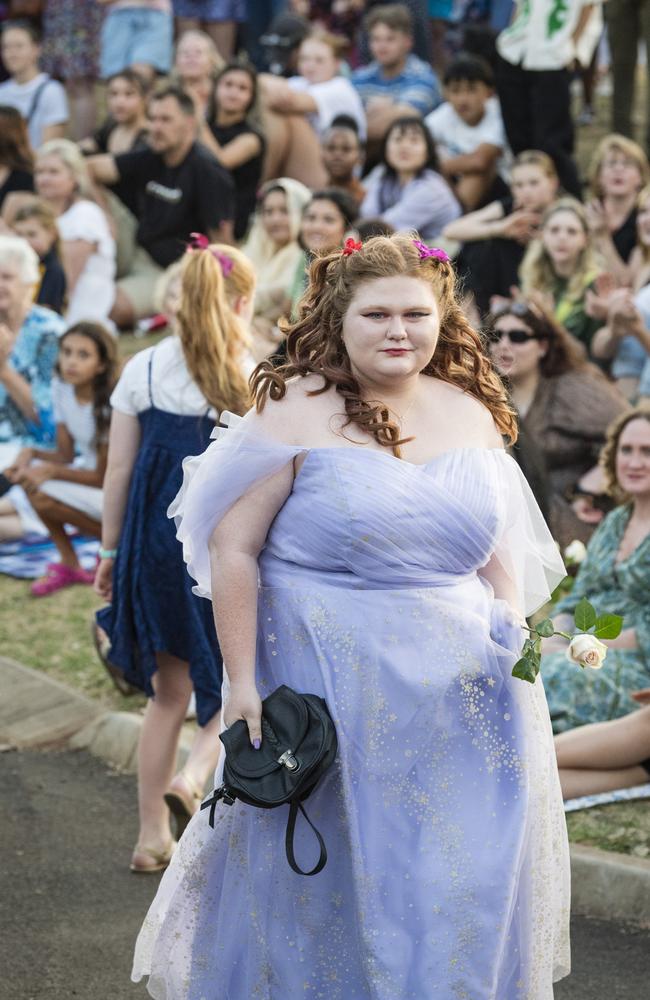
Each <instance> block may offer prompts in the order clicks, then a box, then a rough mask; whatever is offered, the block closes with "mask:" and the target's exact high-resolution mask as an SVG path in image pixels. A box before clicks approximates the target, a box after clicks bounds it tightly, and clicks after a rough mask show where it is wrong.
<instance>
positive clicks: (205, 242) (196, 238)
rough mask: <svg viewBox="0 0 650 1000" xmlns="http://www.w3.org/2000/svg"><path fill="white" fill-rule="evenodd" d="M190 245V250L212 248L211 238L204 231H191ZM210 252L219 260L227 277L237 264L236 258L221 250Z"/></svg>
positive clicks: (222, 271)
mask: <svg viewBox="0 0 650 1000" xmlns="http://www.w3.org/2000/svg"><path fill="white" fill-rule="evenodd" d="M188 246H189V249H190V250H210V240H209V239H208V237H207V236H205V235H204V234H203V233H190V242H189V244H188ZM210 253H211V254H212V256H213V257H214V259H215V260H216V261H218V262H219V267H220V268H221V273H222V274H223V276H224V278H227V277H228V276H229V275H230V274H231V273H232V269H233V267H234V266H235V262H234V260H233V259H232V258H231V257H227V256H226V254H225V253H221V251H220V250H210Z"/></svg>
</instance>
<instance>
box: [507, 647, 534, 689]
mask: <svg viewBox="0 0 650 1000" xmlns="http://www.w3.org/2000/svg"><path fill="white" fill-rule="evenodd" d="M538 673H539V656H537V655H536V654H535V653H528V654H527V655H526V656H522V658H521V659H520V660H517V662H516V663H515V665H514V667H513V668H512V676H513V677H518V678H519V680H520V681H528V682H529V684H534V683H535V678H536V677H537V675H538Z"/></svg>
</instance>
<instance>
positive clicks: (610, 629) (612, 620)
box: [594, 615, 623, 639]
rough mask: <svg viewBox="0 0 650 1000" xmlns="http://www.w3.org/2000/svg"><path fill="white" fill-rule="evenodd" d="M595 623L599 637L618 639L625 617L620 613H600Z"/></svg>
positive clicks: (596, 634)
mask: <svg viewBox="0 0 650 1000" xmlns="http://www.w3.org/2000/svg"><path fill="white" fill-rule="evenodd" d="M594 625H595V629H594V635H595V636H596V638H597V639H616V637H617V636H619V635H620V634H621V629H622V628H623V619H622V618H621V616H620V615H599V617H598V618H597V619H596V621H595V622H594Z"/></svg>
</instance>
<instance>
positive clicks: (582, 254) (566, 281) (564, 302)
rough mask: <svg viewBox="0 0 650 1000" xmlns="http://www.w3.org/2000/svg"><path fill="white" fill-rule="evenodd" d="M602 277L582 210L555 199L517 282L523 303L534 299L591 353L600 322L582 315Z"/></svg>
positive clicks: (570, 200) (571, 200)
mask: <svg viewBox="0 0 650 1000" xmlns="http://www.w3.org/2000/svg"><path fill="white" fill-rule="evenodd" d="M600 272H601V268H600V267H599V263H598V260H597V258H596V255H595V252H594V248H593V246H592V243H591V238H590V232H589V225H588V222H587V215H586V212H585V209H584V207H583V206H582V205H581V203H580V202H579V201H577V200H576V199H575V198H571V197H568V196H567V197H564V198H558V200H557V201H556V202H554V203H553V204H552V205H551V206H550V208H548V209H547V210H546V212H545V213H544V216H543V218H542V225H541V230H540V233H539V236H538V237H537V238H536V239H534V240H533V241H532V242H531V243H530V244H529V246H528V249H527V251H526V254H525V256H524V259H523V261H522V262H521V267H520V268H519V279H520V284H521V292H522V295H523V296H524V298H529V297H532V298H538V299H540V300H541V301H543V302H544V304H545V306H546V305H547V306H548V307H549V309H550V310H551V311H552V313H553V315H554V317H555V319H556V320H557V322H558V323H561V324H562V326H563V327H564V328H565V329H566V330H568V332H569V333H571V334H573V336H574V337H577V339H578V340H580V341H581V342H582V343H583V344H584V345H585V346H586V347H587V349H589V346H590V344H591V339H592V337H593V335H594V333H595V332H596V330H597V329H598V327H599V325H600V324H599V322H598V320H596V319H593V318H592V317H591V316H588V315H587V313H586V311H585V297H586V295H587V292H588V291H589V290H590V289H593V288H594V287H595V282H596V278H597V277H598V275H599V274H600Z"/></svg>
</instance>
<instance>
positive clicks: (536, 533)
mask: <svg viewBox="0 0 650 1000" xmlns="http://www.w3.org/2000/svg"><path fill="white" fill-rule="evenodd" d="M494 455H495V457H496V461H497V462H498V471H499V483H500V489H501V491H502V510H503V520H502V525H501V530H500V534H499V538H498V541H497V544H496V547H495V550H494V554H493V559H495V560H496V562H497V563H498V565H499V567H500V569H501V570H502V571H503V572H504V573H505V574H506V576H507V578H508V579H509V581H510V584H511V586H512V588H513V589H514V593H515V595H516V600H517V606H518V608H519V610H521V611H522V612H523V613H524V614H525V615H526V616H527V617H528V616H529V615H531V614H533V612H534V611H536V610H537V609H538V608H540V607H542V605H544V604H546V602H547V601H548V600H549V598H550V596H551V594H552V593H553V591H554V590H555V588H556V587H557V585H558V584H559V583H560V582H561V581H562V580H563V579H564V577H565V576H566V569H565V567H564V563H563V562H562V557H561V555H560V552H559V549H558V547H557V544H556V543H555V541H554V540H553V536H552V535H551V533H550V531H549V529H548V527H547V524H546V521H545V520H544V518H543V517H542V513H541V511H540V509H539V507H538V506H537V501H536V500H535V497H534V496H533V493H532V491H531V489H530V486H529V485H528V483H527V482H526V479H525V477H524V475H523V473H522V472H521V469H520V468H519V466H518V465H517V463H516V462H515V460H514V459H513V458H512V457H511V456H510V455H507V454H506V453H505V452H502V451H495V452H494Z"/></svg>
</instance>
